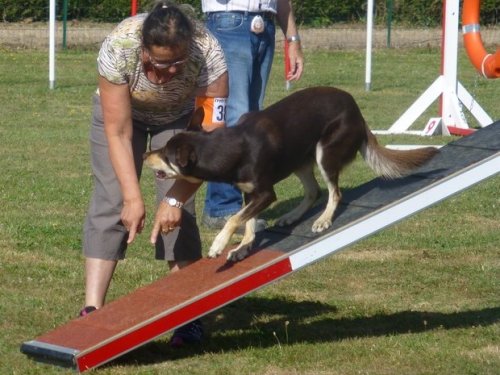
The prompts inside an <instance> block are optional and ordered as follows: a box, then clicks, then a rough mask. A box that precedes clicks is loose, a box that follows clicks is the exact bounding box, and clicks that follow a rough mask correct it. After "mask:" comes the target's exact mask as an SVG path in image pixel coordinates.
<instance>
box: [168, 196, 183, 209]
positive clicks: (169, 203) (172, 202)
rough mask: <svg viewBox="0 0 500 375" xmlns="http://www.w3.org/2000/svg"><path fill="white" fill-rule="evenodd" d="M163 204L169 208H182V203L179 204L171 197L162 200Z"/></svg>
mask: <svg viewBox="0 0 500 375" xmlns="http://www.w3.org/2000/svg"><path fill="white" fill-rule="evenodd" d="M163 202H165V203H166V204H168V205H169V206H170V207H177V208H181V207H182V206H184V203H182V202H179V201H178V200H177V199H175V198H172V197H165V198H163Z"/></svg>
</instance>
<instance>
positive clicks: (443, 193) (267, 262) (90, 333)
mask: <svg viewBox="0 0 500 375" xmlns="http://www.w3.org/2000/svg"><path fill="white" fill-rule="evenodd" d="M499 172H500V122H496V123H494V124H492V125H490V126H487V127H485V128H483V129H480V130H478V131H476V132H475V133H474V134H471V135H469V136H467V137H465V138H462V139H460V140H458V141H456V142H453V143H450V144H448V145H446V146H444V147H443V148H441V152H440V154H439V155H438V156H436V157H435V158H434V159H433V160H432V161H431V162H430V163H429V164H428V165H426V166H425V167H423V168H421V169H419V170H417V171H416V172H415V173H414V174H413V175H411V176H407V177H405V178H402V179H398V180H393V181H384V180H381V179H375V180H372V181H370V182H368V183H367V184H364V185H362V186H360V187H357V188H355V189H352V190H348V191H344V198H343V202H342V204H341V206H340V207H339V209H338V212H337V213H336V218H335V221H334V225H333V227H332V228H331V229H330V230H328V231H327V232H326V233H325V232H324V233H321V234H320V235H317V234H314V233H312V232H311V230H310V228H311V225H312V222H313V221H314V220H315V219H316V217H318V215H319V214H320V212H321V210H322V207H323V204H319V205H317V206H316V207H314V208H313V209H311V210H310V211H309V212H308V213H307V214H306V217H305V218H304V220H303V221H301V222H300V223H298V224H297V225H295V226H290V227H285V228H276V227H273V228H269V229H267V230H265V231H263V232H260V233H258V236H257V238H256V245H255V249H254V251H253V252H252V254H251V255H250V256H249V257H248V258H246V259H244V260H243V261H241V262H237V263H226V261H225V255H222V256H221V257H219V258H217V259H201V260H200V261H198V262H196V263H194V264H192V265H190V266H189V267H186V268H184V269H182V270H180V271H179V272H175V273H172V274H169V275H167V276H165V277H164V278H162V279H160V280H158V281H156V282H154V283H152V284H150V285H147V286H144V287H142V288H140V289H138V290H136V291H135V292H133V293H131V294H129V295H127V296H124V297H122V298H120V299H118V300H116V301H113V302H111V303H109V304H107V305H105V306H104V307H103V308H102V309H99V310H97V311H95V312H93V313H92V314H89V315H87V316H85V317H83V318H77V319H75V320H72V321H70V322H68V323H66V324H64V325H62V326H61V327H59V328H56V329H55V330H53V331H51V332H48V333H46V334H44V335H42V336H40V337H38V338H36V339H34V340H31V341H26V342H24V343H23V344H22V345H21V351H22V352H23V353H25V354H26V355H28V356H29V357H31V358H33V359H35V360H38V361H43V362H48V363H52V364H56V365H61V366H67V367H73V368H75V369H76V370H77V371H79V372H83V371H86V370H89V369H92V368H95V367H97V366H100V365H102V364H104V363H106V362H109V361H111V360H113V359H114V358H117V357H119V356H121V355H123V354H125V353H127V352H129V351H131V350H133V349H135V348H137V347H139V346H141V345H143V344H145V343H147V342H150V341H151V340H154V339H155V338H157V337H159V336H161V335H163V334H165V333H167V332H169V331H171V330H173V329H175V328H176V327H179V326H182V325H184V324H186V323H187V322H189V321H191V320H194V319H196V318H198V317H201V316H203V315H206V314H208V313H209V312H211V311H214V310H216V309H218V308H220V307H222V306H224V305H226V304H228V303H230V302H232V301H234V300H236V299H238V298H241V297H243V296H245V295H247V294H248V293H251V292H252V291H255V290H257V289H259V288H261V287H263V286H265V285H267V284H269V283H272V282H273V281H276V280H278V279H281V278H282V277H285V276H286V275H288V274H290V273H293V272H294V271H296V270H298V269H300V268H302V267H304V266H306V265H309V264H311V263H313V262H316V261H317V260H319V259H321V258H323V257H325V256H328V255H331V254H333V253H335V252H337V251H339V250H341V249H344V248H346V247H348V246H350V245H352V244H353V243H355V242H357V241H359V240H360V239H362V238H364V237H366V236H369V235H371V234H373V233H375V232H377V231H379V230H381V229H383V228H385V227H387V226H390V225H392V224H394V223H397V222H399V221H400V220H403V219H404V218H407V217H409V216H411V215H413V214H415V213H417V212H419V211H421V210H423V209H425V208H427V207H429V206H431V205H433V204H435V203H437V202H439V201H441V200H443V199H445V198H447V197H449V196H451V195H453V194H456V193H458V192H460V191H462V190H464V189H466V188H468V187H470V186H472V185H474V184H476V183H478V182H480V181H482V180H484V179H486V178H488V177H491V176H495V175H497V174H498V173H499ZM132 307H133V308H132Z"/></svg>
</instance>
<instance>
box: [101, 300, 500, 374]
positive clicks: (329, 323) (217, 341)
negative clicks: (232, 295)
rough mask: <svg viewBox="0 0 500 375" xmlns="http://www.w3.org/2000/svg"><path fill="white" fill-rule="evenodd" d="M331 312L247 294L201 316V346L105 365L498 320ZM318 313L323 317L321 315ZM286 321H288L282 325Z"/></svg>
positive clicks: (164, 349) (481, 313)
mask: <svg viewBox="0 0 500 375" xmlns="http://www.w3.org/2000/svg"><path fill="white" fill-rule="evenodd" d="M336 312H337V308H336V307H335V306H331V305H327V304H322V303H320V302H307V301H306V302H296V301H292V300H287V299H282V298H277V299H272V300H268V299H265V298H259V297H247V298H245V299H242V300H239V301H236V302H234V303H232V304H230V305H228V306H226V307H224V308H222V309H220V310H219V311H217V312H214V313H212V314H210V315H208V316H206V317H204V318H202V319H203V321H204V324H205V327H206V328H207V331H209V332H208V337H207V338H206V339H205V341H204V342H203V344H202V345H192V346H187V347H185V348H181V349H173V348H171V347H170V346H169V344H168V342H167V340H166V338H165V339H161V340H157V341H155V342H152V343H149V344H146V345H144V346H143V347H141V348H138V349H136V350H134V351H132V352H130V353H128V354H127V355H125V356H123V357H121V358H118V359H116V360H115V361H113V362H111V363H110V364H108V365H107V366H110V367H112V366H114V365H125V366H126V365H127V364H133V365H149V364H154V363H160V362H164V361H168V360H176V359H182V358H187V357H192V356H195V355H198V354H202V353H228V352H231V351H238V350H241V349H245V348H250V347H257V348H266V347H272V346H275V345H278V340H279V343H280V344H281V345H289V344H294V343H311V344H314V343H324V342H335V341H342V340H345V339H353V338H363V337H374V336H375V337H376V336H390V335H398V334H408V333H419V332H425V331H431V330H436V329H445V330H448V329H457V328H467V327H473V326H486V325H491V324H495V323H498V322H500V307H492V308H485V309H482V310H469V311H459V312H452V313H441V312H430V311H401V312H397V313H392V314H378V315H373V316H365V317H357V318H338V319H336V318H332V317H330V316H331V315H333V314H335V313H336ZM322 315H326V316H328V317H324V318H321V316H322ZM308 320H309V321H310V322H308ZM286 322H289V324H288V326H287V327H286V325H287V323H286ZM275 333H276V334H275Z"/></svg>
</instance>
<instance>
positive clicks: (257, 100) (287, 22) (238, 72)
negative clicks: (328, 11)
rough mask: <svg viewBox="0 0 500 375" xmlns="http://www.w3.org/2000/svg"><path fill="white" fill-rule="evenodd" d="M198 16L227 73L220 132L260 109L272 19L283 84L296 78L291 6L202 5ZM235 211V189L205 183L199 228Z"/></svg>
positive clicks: (225, 1) (212, 0) (218, 224)
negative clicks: (284, 62)
mask: <svg viewBox="0 0 500 375" xmlns="http://www.w3.org/2000/svg"><path fill="white" fill-rule="evenodd" d="M202 10H203V12H204V13H205V15H206V25H207V28H208V29H209V30H210V31H211V32H212V34H213V35H214V36H215V37H216V38H217V39H218V41H219V43H220V44H221V46H222V49H223V50H224V54H225V58H226V63H227V66H228V72H229V97H228V100H227V106H226V126H235V125H236V123H237V121H238V119H239V117H240V116H241V115H242V114H244V113H246V112H249V111H255V110H259V109H262V106H263V102H264V95H265V91H266V85H267V82H268V79H269V74H270V72H271V65H272V62H273V57H274V49H275V32H276V29H275V24H274V20H275V19H276V20H277V22H278V24H279V25H280V28H281V30H282V31H283V33H284V35H285V38H286V40H287V42H288V44H289V48H288V58H289V62H290V71H288V72H287V81H293V80H298V79H299V78H300V77H301V75H302V71H303V67H304V57H303V54H302V49H301V45H300V37H299V34H298V32H297V27H296V24H295V17H294V14H293V10H292V5H291V0H202ZM241 206H242V195H241V192H240V191H239V190H238V189H237V188H236V187H234V186H232V185H228V184H223V183H212V182H211V183H208V185H207V196H206V199H205V208H204V212H203V223H204V224H205V225H206V226H207V227H209V228H212V229H220V228H222V226H224V224H225V222H226V220H227V219H228V217H229V216H231V215H233V214H235V213H236V212H237V211H239V210H240V209H241Z"/></svg>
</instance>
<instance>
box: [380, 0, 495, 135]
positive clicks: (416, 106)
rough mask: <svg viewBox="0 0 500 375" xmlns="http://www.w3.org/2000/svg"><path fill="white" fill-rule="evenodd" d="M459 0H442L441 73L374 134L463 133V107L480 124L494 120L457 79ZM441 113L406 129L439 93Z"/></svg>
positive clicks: (464, 120) (464, 124) (465, 129)
mask: <svg viewBox="0 0 500 375" xmlns="http://www.w3.org/2000/svg"><path fill="white" fill-rule="evenodd" d="M458 19H459V0H445V1H444V2H443V38H442V47H441V59H442V63H441V75H440V76H439V77H438V78H437V79H436V80H435V81H434V82H433V83H432V84H431V85H430V86H429V88H427V90H425V91H424V93H423V94H422V95H420V97H419V98H418V99H417V100H416V101H415V102H414V103H413V104H412V105H411V106H410V107H409V108H408V109H407V110H406V112H404V113H403V114H402V115H401V117H400V118H399V119H398V120H397V121H396V122H395V123H394V124H393V125H392V126H391V127H390V128H389V129H388V130H379V131H374V133H377V134H403V133H404V134H417V135H432V134H439V133H441V134H444V135H449V134H450V131H451V132H452V133H456V134H466V132H467V131H468V130H469V125H468V124H467V120H466V119H465V116H464V114H463V112H462V107H465V108H467V109H468V110H469V112H470V113H471V114H472V115H473V116H474V117H475V118H476V120H477V121H478V123H479V124H480V125H481V127H485V126H487V125H489V124H491V123H492V122H493V120H492V119H491V117H490V116H489V115H488V114H487V113H486V112H485V111H484V110H483V108H481V106H480V105H479V103H477V101H476V100H475V99H474V98H473V97H472V95H471V94H469V92H468V91H467V90H466V89H465V87H464V86H462V84H461V83H460V82H458V80H457V50H458ZM440 96H441V98H440V103H439V104H440V108H439V111H440V117H435V118H431V119H430V120H429V122H428V123H427V125H426V127H425V129H424V130H422V131H411V130H408V129H409V128H410V126H411V125H412V124H413V123H414V122H415V121H416V120H417V118H419V117H420V116H421V115H422V113H423V112H424V111H425V110H426V109H427V108H428V107H429V106H430V105H431V104H432V103H433V102H434V101H435V100H436V99H437V98H438V97H440Z"/></svg>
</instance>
